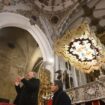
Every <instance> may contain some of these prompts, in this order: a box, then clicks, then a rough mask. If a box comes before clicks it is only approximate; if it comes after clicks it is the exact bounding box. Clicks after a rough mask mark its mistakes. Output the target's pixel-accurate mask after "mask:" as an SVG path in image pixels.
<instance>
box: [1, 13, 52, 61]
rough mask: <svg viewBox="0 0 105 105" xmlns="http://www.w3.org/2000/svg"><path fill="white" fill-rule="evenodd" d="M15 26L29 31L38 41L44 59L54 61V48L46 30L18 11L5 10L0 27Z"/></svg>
mask: <svg viewBox="0 0 105 105" xmlns="http://www.w3.org/2000/svg"><path fill="white" fill-rule="evenodd" d="M9 26H15V27H18V28H22V29H24V30H26V31H28V32H29V33H30V34H31V35H32V36H33V38H34V39H35V40H36V41H37V43H38V45H39V47H40V49H41V52H42V56H43V59H44V61H47V62H52V61H53V59H54V57H53V50H52V48H51V46H50V43H49V41H48V39H47V37H46V35H45V34H44V32H43V31H42V30H41V29H40V28H39V27H38V25H36V24H35V25H31V24H30V20H29V19H28V18H26V17H24V16H22V15H19V14H16V13H9V12H3V13H0V28H4V27H9Z"/></svg>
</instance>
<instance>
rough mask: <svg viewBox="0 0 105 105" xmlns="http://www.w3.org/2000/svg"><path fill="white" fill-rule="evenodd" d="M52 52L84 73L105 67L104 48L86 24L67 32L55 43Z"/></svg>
mask: <svg viewBox="0 0 105 105" xmlns="http://www.w3.org/2000/svg"><path fill="white" fill-rule="evenodd" d="M54 50H55V52H56V53H57V54H58V55H59V56H63V58H64V59H65V60H66V61H69V62H70V64H71V65H73V66H74V67H76V68H77V69H78V70H81V71H83V72H85V73H90V72H91V71H94V70H100V68H101V67H102V66H104V65H105V47H104V45H103V44H102V43H101V42H100V40H99V39H98V38H97V37H96V35H95V33H94V32H93V31H92V30H91V29H90V27H89V25H88V24H87V23H83V24H81V25H80V26H79V27H77V28H75V29H73V30H69V31H67V32H66V33H65V34H64V35H63V37H62V38H60V39H58V40H57V41H56V42H55V44H54Z"/></svg>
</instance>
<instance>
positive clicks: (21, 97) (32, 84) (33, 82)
mask: <svg viewBox="0 0 105 105" xmlns="http://www.w3.org/2000/svg"><path fill="white" fill-rule="evenodd" d="M35 75H36V73H35V72H32V71H31V72H29V73H28V74H27V79H26V78H24V77H21V78H17V79H16V81H15V87H16V91H17V96H16V99H15V101H14V104H16V105H38V92H39V85H40V81H39V79H37V78H35ZM20 82H21V83H22V84H23V86H22V87H21V86H20Z"/></svg>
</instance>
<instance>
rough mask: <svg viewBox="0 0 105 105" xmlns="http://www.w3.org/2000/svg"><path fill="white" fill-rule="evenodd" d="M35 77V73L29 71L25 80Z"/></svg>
mask: <svg viewBox="0 0 105 105" xmlns="http://www.w3.org/2000/svg"><path fill="white" fill-rule="evenodd" d="M36 76H37V73H36V72H33V71H29V72H28V73H27V78H28V79H31V78H34V77H36Z"/></svg>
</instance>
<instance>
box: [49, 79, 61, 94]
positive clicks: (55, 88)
mask: <svg viewBox="0 0 105 105" xmlns="http://www.w3.org/2000/svg"><path fill="white" fill-rule="evenodd" d="M60 89H63V84H62V81H61V80H55V81H54V83H52V84H51V91H52V92H54V93H55V92H57V91H58V90H60Z"/></svg>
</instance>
